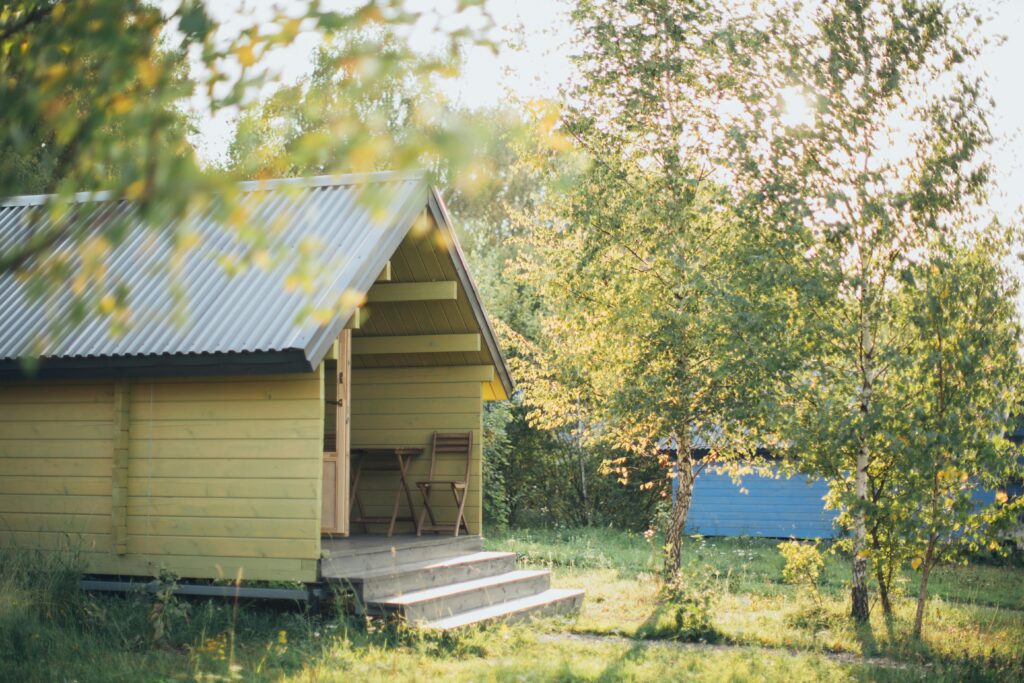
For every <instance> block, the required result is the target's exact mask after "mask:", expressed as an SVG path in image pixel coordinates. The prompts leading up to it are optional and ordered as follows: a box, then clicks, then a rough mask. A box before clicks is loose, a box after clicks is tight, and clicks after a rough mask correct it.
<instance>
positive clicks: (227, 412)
mask: <svg viewBox="0 0 1024 683" xmlns="http://www.w3.org/2000/svg"><path fill="white" fill-rule="evenodd" d="M321 405H322V403H321V402H320V401H319V400H318V399H317V398H305V399H274V400H261V401H237V402H236V401H230V402H229V401H207V400H198V401H174V402H170V403H153V404H152V405H150V404H149V403H148V402H147V401H145V400H142V401H137V402H135V403H133V404H132V406H131V418H132V420H133V421H135V422H139V423H142V422H145V421H147V420H150V419H152V420H157V421H161V420H196V421H201V420H257V419H258V420H268V421H274V420H289V421H290V420H299V419H304V418H305V419H314V418H316V417H317V415H319V413H320V409H321ZM141 426H143V427H145V425H141Z"/></svg>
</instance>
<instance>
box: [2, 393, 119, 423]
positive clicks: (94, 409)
mask: <svg viewBox="0 0 1024 683" xmlns="http://www.w3.org/2000/svg"><path fill="white" fill-rule="evenodd" d="M113 417H114V415H113V410H112V407H111V398H110V397H108V398H106V399H105V400H104V403H59V404H53V403H28V402H19V403H10V404H6V403H5V404H4V406H3V408H0V422H45V423H49V422H104V421H105V422H109V421H110V420H112V419H113ZM48 427H49V428H51V429H52V428H53V426H52V425H48ZM0 429H3V427H0Z"/></svg>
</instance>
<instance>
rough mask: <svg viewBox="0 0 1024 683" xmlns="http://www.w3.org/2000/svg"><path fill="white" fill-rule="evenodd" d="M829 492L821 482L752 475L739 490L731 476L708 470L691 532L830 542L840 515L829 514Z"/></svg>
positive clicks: (696, 490) (701, 479)
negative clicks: (833, 522) (827, 501)
mask: <svg viewBox="0 0 1024 683" xmlns="http://www.w3.org/2000/svg"><path fill="white" fill-rule="evenodd" d="M741 487H742V488H743V489H746V493H744V492H743V491H741ZM827 493H828V484H826V483H825V482H824V481H822V480H808V479H806V478H804V477H800V476H795V477H792V478H789V479H787V478H779V479H775V478H773V477H772V476H762V475H760V474H747V475H744V476H743V477H742V479H741V483H740V485H739V486H737V485H736V484H735V483H733V481H732V479H731V478H730V477H729V475H728V474H725V473H719V472H715V471H711V470H706V471H704V472H702V473H701V474H700V476H698V477H697V480H696V482H695V483H694V486H693V502H692V504H691V507H690V514H689V517H688V519H687V522H686V530H687V532H688V533H700V534H703V535H705V536H763V537H767V538H790V537H793V538H831V537H833V536H834V535H835V533H836V529H835V527H834V526H833V524H832V521H833V520H834V519H835V517H836V512H835V511H834V510H826V509H825V506H824V502H823V500H822V499H823V498H824V496H825V494H827Z"/></svg>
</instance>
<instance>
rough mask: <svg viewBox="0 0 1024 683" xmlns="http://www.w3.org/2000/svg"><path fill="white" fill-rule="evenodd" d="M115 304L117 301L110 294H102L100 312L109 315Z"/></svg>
mask: <svg viewBox="0 0 1024 683" xmlns="http://www.w3.org/2000/svg"><path fill="white" fill-rule="evenodd" d="M116 305H117V301H116V300H115V299H114V297H113V295H111V294H104V295H103V298H102V299H100V312H101V313H103V314H105V315H110V313H111V312H112V311H113V310H114V307H115V306H116Z"/></svg>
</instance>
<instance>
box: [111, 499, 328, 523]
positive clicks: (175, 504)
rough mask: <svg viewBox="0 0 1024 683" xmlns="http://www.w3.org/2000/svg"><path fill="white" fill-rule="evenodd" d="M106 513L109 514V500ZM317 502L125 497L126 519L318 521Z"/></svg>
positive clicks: (318, 502)
mask: <svg viewBox="0 0 1024 683" xmlns="http://www.w3.org/2000/svg"><path fill="white" fill-rule="evenodd" d="M107 502H108V505H107V507H106V510H105V511H106V512H109V510H110V507H109V500H108V501H107ZM319 504H320V501H318V500H281V499H277V498H150V497H148V496H129V498H128V515H129V516H135V515H140V516H146V515H149V516H151V517H153V516H166V517H249V518H253V519H318V518H319V515H320V510H319V509H318V508H317V506H318V505H319Z"/></svg>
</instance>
